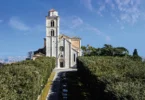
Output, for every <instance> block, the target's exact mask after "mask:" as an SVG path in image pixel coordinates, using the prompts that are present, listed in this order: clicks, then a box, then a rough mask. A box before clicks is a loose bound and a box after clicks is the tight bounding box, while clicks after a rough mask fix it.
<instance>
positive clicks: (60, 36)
mask: <svg viewBox="0 0 145 100" xmlns="http://www.w3.org/2000/svg"><path fill="white" fill-rule="evenodd" d="M62 37H64V38H67V39H81V38H79V37H76V36H75V37H69V36H66V35H64V34H60V35H59V38H62Z"/></svg>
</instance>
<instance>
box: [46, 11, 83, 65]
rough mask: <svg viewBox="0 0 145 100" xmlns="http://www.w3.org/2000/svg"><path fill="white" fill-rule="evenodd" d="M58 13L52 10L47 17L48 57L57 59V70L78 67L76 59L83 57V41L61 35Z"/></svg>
mask: <svg viewBox="0 0 145 100" xmlns="http://www.w3.org/2000/svg"><path fill="white" fill-rule="evenodd" d="M59 30H60V18H59V15H58V12H57V11H56V10H54V9H51V10H50V11H49V12H48V15H47V16H46V38H45V39H44V47H46V56H49V57H56V68H70V67H76V58H77V57H78V56H81V39H80V38H79V37H68V36H66V35H64V34H60V31H59Z"/></svg>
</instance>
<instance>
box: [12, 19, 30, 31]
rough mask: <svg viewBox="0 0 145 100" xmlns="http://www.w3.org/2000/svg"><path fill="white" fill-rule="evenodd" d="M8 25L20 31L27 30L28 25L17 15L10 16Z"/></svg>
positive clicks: (28, 28)
mask: <svg viewBox="0 0 145 100" xmlns="http://www.w3.org/2000/svg"><path fill="white" fill-rule="evenodd" d="M9 25H10V26H11V27H12V28H14V29H17V30H20V31H28V30H30V27H29V26H27V25H26V24H25V23H24V22H23V21H21V20H20V19H19V18H18V17H11V18H10V20H9Z"/></svg>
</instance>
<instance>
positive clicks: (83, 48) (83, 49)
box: [81, 46, 87, 56]
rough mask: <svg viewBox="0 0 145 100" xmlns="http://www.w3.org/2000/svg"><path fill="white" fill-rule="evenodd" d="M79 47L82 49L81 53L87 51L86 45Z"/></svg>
mask: <svg viewBox="0 0 145 100" xmlns="http://www.w3.org/2000/svg"><path fill="white" fill-rule="evenodd" d="M81 49H82V51H83V55H84V56H85V55H86V52H87V47H85V46H81Z"/></svg>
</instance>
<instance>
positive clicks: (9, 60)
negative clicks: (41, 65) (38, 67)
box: [0, 56, 26, 64]
mask: <svg viewBox="0 0 145 100" xmlns="http://www.w3.org/2000/svg"><path fill="white" fill-rule="evenodd" d="M25 59H26V57H25V56H17V57H7V58H0V63H1V64H2V63H13V62H19V61H22V60H25Z"/></svg>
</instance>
